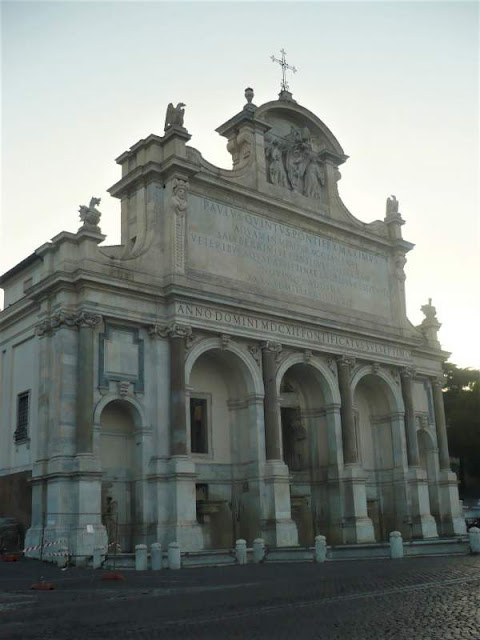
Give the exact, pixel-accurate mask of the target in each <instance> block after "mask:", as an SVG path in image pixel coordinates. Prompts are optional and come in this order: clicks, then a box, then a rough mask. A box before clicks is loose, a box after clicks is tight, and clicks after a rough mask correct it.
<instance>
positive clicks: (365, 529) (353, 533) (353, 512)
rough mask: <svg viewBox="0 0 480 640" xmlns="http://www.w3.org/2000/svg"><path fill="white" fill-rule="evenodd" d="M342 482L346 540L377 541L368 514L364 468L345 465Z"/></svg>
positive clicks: (344, 534)
mask: <svg viewBox="0 0 480 640" xmlns="http://www.w3.org/2000/svg"><path fill="white" fill-rule="evenodd" d="M341 484H342V488H343V492H342V493H343V500H344V509H343V513H344V517H343V522H342V528H343V537H344V542H345V543H346V544H355V543H356V544H362V543H365V542H375V533H374V529H373V523H372V521H371V520H370V518H369V517H368V514H367V491H366V486H365V485H366V476H365V473H364V471H363V469H362V468H361V467H360V466H358V465H353V464H352V465H345V467H344V468H343V472H342V474H341Z"/></svg>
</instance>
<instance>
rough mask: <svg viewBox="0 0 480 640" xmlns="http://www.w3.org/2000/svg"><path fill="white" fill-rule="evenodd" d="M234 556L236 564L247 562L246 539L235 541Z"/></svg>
mask: <svg viewBox="0 0 480 640" xmlns="http://www.w3.org/2000/svg"><path fill="white" fill-rule="evenodd" d="M235 558H236V559H237V563H238V564H247V541H246V540H242V539H241V538H240V540H237V541H236V542H235Z"/></svg>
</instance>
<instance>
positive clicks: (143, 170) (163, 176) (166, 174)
mask: <svg viewBox="0 0 480 640" xmlns="http://www.w3.org/2000/svg"><path fill="white" fill-rule="evenodd" d="M198 171H199V167H198V166H197V165H195V164H193V163H192V162H190V161H189V160H185V159H184V158H180V157H179V156H171V157H169V158H167V159H166V160H164V161H163V162H156V161H155V160H149V161H148V162H146V163H145V164H143V165H140V166H138V167H136V168H135V169H132V171H130V172H129V173H127V175H126V176H124V177H123V178H121V180H119V181H118V182H116V183H115V184H114V185H112V186H111V187H110V188H109V189H107V191H108V193H109V194H110V195H111V196H113V197H114V198H123V197H124V196H125V195H127V194H128V193H129V192H131V191H132V189H133V188H134V187H135V186H136V185H137V183H138V182H142V183H148V182H150V181H152V180H154V179H155V178H157V179H158V181H159V182H164V181H165V180H168V179H169V178H170V177H172V175H174V174H178V175H179V176H185V177H186V178H190V177H191V176H194V175H195V174H196V173H198Z"/></svg>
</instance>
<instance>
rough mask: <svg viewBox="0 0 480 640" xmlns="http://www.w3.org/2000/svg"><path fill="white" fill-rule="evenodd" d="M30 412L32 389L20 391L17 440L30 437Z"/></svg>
mask: <svg viewBox="0 0 480 640" xmlns="http://www.w3.org/2000/svg"><path fill="white" fill-rule="evenodd" d="M29 413H30V391H25V392H24V393H19V394H18V396H17V428H16V430H15V441H16V442H19V441H20V440H26V439H27V438H28V420H29Z"/></svg>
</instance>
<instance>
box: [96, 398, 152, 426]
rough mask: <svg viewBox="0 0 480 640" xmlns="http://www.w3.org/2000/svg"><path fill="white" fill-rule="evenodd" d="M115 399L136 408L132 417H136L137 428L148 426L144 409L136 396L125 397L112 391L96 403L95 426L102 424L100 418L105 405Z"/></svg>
mask: <svg viewBox="0 0 480 640" xmlns="http://www.w3.org/2000/svg"><path fill="white" fill-rule="evenodd" d="M115 400H119V401H122V402H126V403H128V404H130V405H131V406H132V407H133V408H134V409H135V411H134V412H133V414H132V417H133V418H134V421H135V428H136V429H140V428H143V427H145V426H146V420H145V412H144V409H143V407H142V405H141V404H140V403H139V402H138V401H137V400H136V399H135V398H131V397H130V396H125V397H123V396H121V395H119V394H117V393H111V394H108V395H106V396H103V397H102V398H100V400H99V401H98V402H97V404H96V405H95V409H94V410H93V424H94V426H95V427H97V428H98V427H99V426H100V418H101V415H102V412H103V410H104V409H105V407H106V406H107V405H108V404H110V403H111V402H114V401H115Z"/></svg>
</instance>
